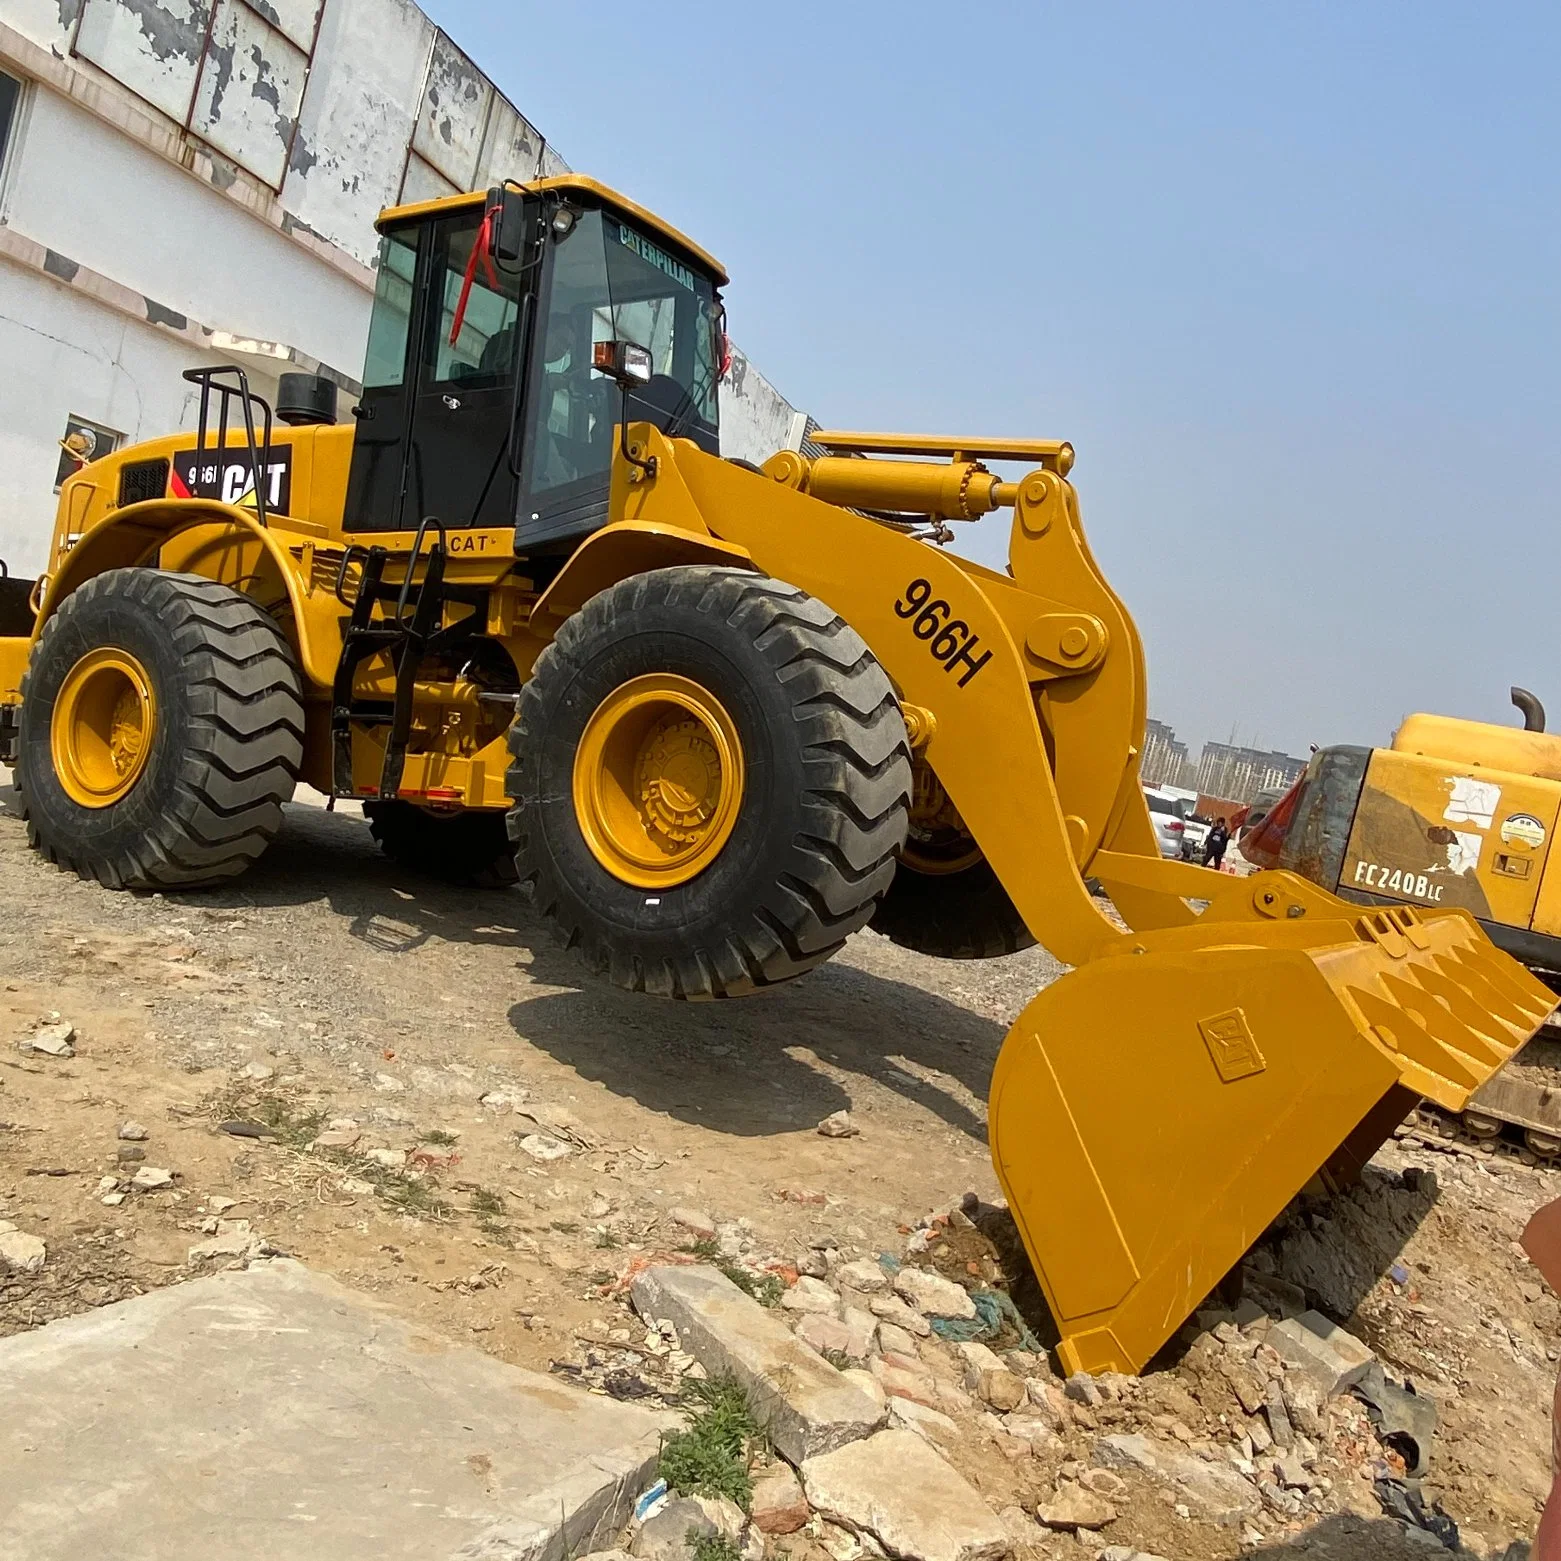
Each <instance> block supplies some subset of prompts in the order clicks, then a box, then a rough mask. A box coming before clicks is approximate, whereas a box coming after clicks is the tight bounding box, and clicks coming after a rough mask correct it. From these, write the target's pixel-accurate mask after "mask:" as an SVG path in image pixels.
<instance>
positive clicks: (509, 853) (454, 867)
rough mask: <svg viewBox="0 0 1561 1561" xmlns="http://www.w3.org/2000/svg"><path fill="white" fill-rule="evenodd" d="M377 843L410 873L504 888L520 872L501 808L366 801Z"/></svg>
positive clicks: (370, 826)
mask: <svg viewBox="0 0 1561 1561" xmlns="http://www.w3.org/2000/svg"><path fill="white" fill-rule="evenodd" d="M363 816H364V817H365V818H366V819H367V820H368V821H369V831H370V833H371V834H372V835H373V836H374V838H375V840H377V841H378V842H379V847H380V849H381V850H382V851H383V852H384V853H385V855H386V856H388V857H389V858H390V859H391V861H393V862H398V863H399V864H400V865H401V866H402V867H405V868H409V869H410V870H411V871H412V872H414V873H422V874H423V875H424V876H426V877H429V878H440V879H443V880H444V881H445V882H446V883H455V884H462V885H465V886H468V887H470V888H474V889H508V888H510V887H511V886H513V884H514V883H515V881H516V879H517V878H519V876H520V874H519V873H518V872H517V871H516V869H515V850H514V847H513V846H511V845H510V841H509V832H508V830H507V829H506V828H505V824H504V815H503V814H502V813H484V812H462V813H430V812H429V811H428V810H427V809H426V808H420V807H417V806H416V805H415V804H414V803H411V802H402V801H400V800H399V799H397V800H394V801H389V802H365V803H364V804H363Z"/></svg>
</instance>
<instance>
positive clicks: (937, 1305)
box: [894, 1268, 976, 1322]
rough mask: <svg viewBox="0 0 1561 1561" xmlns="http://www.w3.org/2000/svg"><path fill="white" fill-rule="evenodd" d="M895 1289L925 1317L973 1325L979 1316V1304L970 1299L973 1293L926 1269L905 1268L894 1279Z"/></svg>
mask: <svg viewBox="0 0 1561 1561" xmlns="http://www.w3.org/2000/svg"><path fill="white" fill-rule="evenodd" d="M894 1288H895V1290H896V1291H897V1292H898V1293H899V1294H900V1295H901V1296H902V1297H903V1298H904V1299H905V1300H906V1301H907V1302H908V1303H909V1304H910V1305H912V1306H914V1307H915V1308H916V1310H917V1311H918V1312H920V1313H921V1314H922V1315H923V1316H924V1317H950V1318H954V1319H956V1320H957V1321H960V1322H969V1321H970V1320H971V1319H973V1318H974V1317H975V1315H976V1303H975V1302H974V1301H972V1300H971V1299H970V1293H969V1291H967V1290H965V1289H963V1288H962V1287H961V1286H959V1285H957V1284H955V1283H954V1281H953V1280H952V1279H945V1278H944V1277H943V1276H942V1274H932V1273H928V1271H927V1270H926V1269H924V1268H902V1269H901V1270H900V1271H899V1273H898V1274H896V1275H895V1276H894Z"/></svg>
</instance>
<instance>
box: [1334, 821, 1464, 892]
mask: <svg viewBox="0 0 1561 1561" xmlns="http://www.w3.org/2000/svg"><path fill="white" fill-rule="evenodd" d="M1475 838H1476V839H1478V838H1479V837H1478V836H1476V837H1475ZM1354 881H1355V882H1356V883H1358V884H1359V885H1360V886H1361V887H1362V888H1363V889H1376V890H1379V891H1380V892H1382V893H1384V894H1406V895H1413V896H1414V897H1415V898H1416V899H1417V900H1429V901H1431V903H1432V904H1435V903H1436V902H1437V901H1438V900H1440V899H1441V898H1442V890H1443V889H1444V888H1446V885H1445V884H1439V883H1437V882H1436V881H1435V880H1434V879H1432V878H1428V877H1427V876H1426V875H1425V874H1424V873H1416V872H1407V873H1406V872H1405V871H1404V870H1403V869H1402V868H1401V867H1394V868H1391V869H1389V868H1386V867H1380V866H1378V864H1377V863H1375V862H1357V863H1356V864H1355V880H1354Z"/></svg>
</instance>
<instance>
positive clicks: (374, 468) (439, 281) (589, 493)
mask: <svg viewBox="0 0 1561 1561" xmlns="http://www.w3.org/2000/svg"><path fill="white" fill-rule="evenodd" d="M379 227H380V231H381V235H382V237H381V247H380V264H379V272H378V280H377V285H376V290H375V298H374V307H373V314H372V319H371V323H370V327H369V342H368V351H367V354H366V358H365V365H364V375H363V381H364V388H363V396H362V398H361V400H360V403H359V405H358V408H357V410H356V413H355V415H356V417H357V420H358V427H357V432H356V436H355V439H354V443H353V455H352V466H351V474H350V478H349V482H348V493H347V504H346V525H347V529H349V530H353V531H363V532H401V531H415V530H416V529H417V528H418V527H419V526H420V525H421V524H422V523H423V521H424V520H425V519H427V518H429V517H432V518H433V519H434V520H435V521H437V522H438V524H439V525H441V526H442V527H443V528H444V529H445V531H446V532H447V533H448V532H451V531H456V530H479V529H480V530H493V531H498V530H501V529H502V530H508V529H510V528H513V530H514V549H515V552H516V553H517V554H520V555H523V556H535V555H536V554H537V553H539V552H541V553H547V554H554V555H558V554H562V553H565V552H567V551H568V550H570V549H571V548H572V547H574V546H575V545H576V544H577V543H578V542H579V541H580V540H581V539H582V538H583V537H584V536H586V535H588V534H590V533H591V532H593V531H595V530H596V529H598V528H599V527H600V526H601V525H602V524H603V523H604V522H605V520H606V518H607V509H608V494H609V490H610V486H611V474H612V463H613V453H614V449H615V447H616V439H615V433H614V430H615V429H617V428H618V427H620V426H626V425H627V424H628V423H629V422H646V423H650V424H651V425H653V426H654V427H655V428H657V429H658V430H660V431H661V432H662V433H664V434H666V435H669V436H676V437H679V438H685V439H689V440H692V441H693V442H694V443H695V444H696V445H698V446H699V447H700V448H702V449H704V450H707V451H709V452H710V453H711V454H716V453H718V451H719V434H718V418H719V412H718V405H717V395H716V387H717V384H718V381H719V378H720V372H721V367H722V351H723V340H724V338H723V335H722V331H721V319H722V311H721V303H720V297H719V292H718V289H719V288H720V286H721V285H722V284H723V283H724V282H725V280H726V278H725V275H724V273H722V271H721V270H720V268H719V266H717V265H716V263H715V262H714V261H713V260H712V259H711V258H710V257H709V256H708V255H705V254H704V252H703V251H701V250H699V249H698V248H697V246H695V245H693V244H691V243H689V242H688V241H687V240H683V239H682V238H681V235H678V234H676V233H675V232H673V231H672V230H669V229H667V228H666V227H665V226H664V225H662V224H660V223H657V222H655V221H654V219H648V218H647V220H643V221H641V220H636V217H635V214H634V213H633V212H631V211H628V210H625V209H624V206H623V203H622V202H621V199H620V200H609V199H607V198H606V195H605V192H603V191H601V190H600V187H597V186H593V184H592V182H591V181H589V180H581V179H578V178H571V179H569V180H568V181H559V182H551V181H542V182H541V183H540V184H539V185H533V186H530V187H528V188H527V189H525V190H521V189H519V188H517V187H514V186H501V187H497V188H495V189H492V190H489V191H488V192H487V193H486V195H474V196H471V197H465V198H458V199H456V200H445V201H438V202H431V203H428V204H426V205H420V206H410V207H403V208H399V209H397V210H392V211H389V212H387V213H385V215H384V216H383V217H382V218H381V219H380V223H379ZM618 346H624V347H634V348H637V349H639V352H638V353H637V354H636V355H635V357H636V362H637V366H638V369H639V373H638V375H637V376H636V377H634V378H632V379H630V380H629V381H627V382H626V383H625V384H623V385H620V384H619V383H616V382H615V380H614V378H613V376H612V375H611V374H610V373H604V372H602V371H601V369H599V368H598V366H597V358H598V356H599V353H598V349H600V348H609V349H611V348H616V347H618ZM484 551H488V549H484Z"/></svg>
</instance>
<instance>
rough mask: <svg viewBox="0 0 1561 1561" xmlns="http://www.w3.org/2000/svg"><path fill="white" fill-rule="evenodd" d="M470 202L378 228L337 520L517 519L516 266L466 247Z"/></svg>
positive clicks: (478, 221) (392, 524)
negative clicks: (343, 498) (353, 427)
mask: <svg viewBox="0 0 1561 1561" xmlns="http://www.w3.org/2000/svg"><path fill="white" fill-rule="evenodd" d="M482 219H483V213H482V209H481V208H480V207H477V206H469V207H466V208H464V209H462V210H460V211H456V212H453V213H451V214H450V215H449V216H446V217H439V218H435V219H434V220H432V221H429V222H426V223H424V224H422V225H421V226H419V227H409V228H403V229H398V230H396V231H393V232H391V233H389V234H387V235H386V236H385V240H384V242H383V244H382V246H381V251H380V267H379V276H378V279H377V283H376V288H375V298H374V313H373V317H372V320H371V323H370V327H369V349H368V354H367V360H366V363H365V366H364V374H363V395H362V397H361V398H360V400H359V404H358V408H357V411H356V414H355V415H356V417H357V419H358V427H357V432H356V434H355V436H354V439H353V453H352V471H351V477H350V479H349V482H348V493H347V525H348V529H349V530H352V531H412V530H415V529H416V528H417V527H418V526H419V525H420V524H421V523H422V522H423V520H425V519H433V520H437V521H438V522H439V523H440V524H441V525H442V526H443V527H444V528H445V529H446V531H454V530H463V529H469V528H473V527H493V528H495V529H505V530H508V529H509V528H510V527H513V525H514V524H515V494H516V487H517V480H516V477H515V470H516V463H515V456H514V451H515V450H516V449H518V446H519V438H518V434H517V436H516V437H515V438H513V439H512V437H511V432H512V429H513V428H514V425H515V420H516V366H517V364H518V363H519V362H521V361H522V353H523V344H522V340H521V338H522V336H523V335H524V332H525V328H526V325H527V322H528V320H529V316H530V306H529V295H528V294H527V291H526V287H525V286H524V285H523V282H524V278H523V274H522V272H521V270H520V268H519V267H517V266H514V265H504V264H500V263H499V262H498V261H496V260H491V259H490V258H489V257H488V256H486V255H483V254H479V255H478V256H477V257H476V260H475V261H474V260H473V257H472V249H473V246H474V245H475V244H476V243H477V237H478V234H479V232H480V231H481V228H482Z"/></svg>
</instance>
